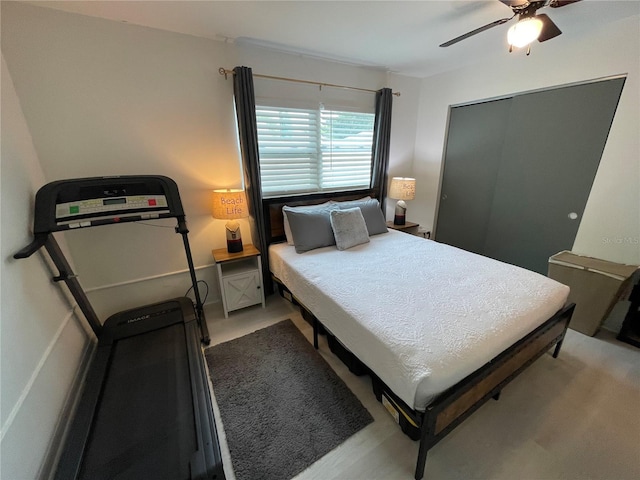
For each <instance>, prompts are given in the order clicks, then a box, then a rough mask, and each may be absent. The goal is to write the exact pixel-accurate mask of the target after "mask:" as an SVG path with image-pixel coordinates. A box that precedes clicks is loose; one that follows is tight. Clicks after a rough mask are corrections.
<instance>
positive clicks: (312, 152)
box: [256, 106, 375, 196]
mask: <svg viewBox="0 0 640 480" xmlns="http://www.w3.org/2000/svg"><path fill="white" fill-rule="evenodd" d="M374 118H375V115H374V114H373V113H360V112H345V111H337V110H328V109H317V110H311V109H300V108H282V107H260V106H257V107H256V119H257V124H258V149H259V153H260V177H261V181H262V193H263V195H264V196H276V195H286V194H291V193H307V192H320V191H332V190H334V191H335V190H348V189H353V188H367V187H369V183H370V181H371V152H372V141H373V122H374Z"/></svg>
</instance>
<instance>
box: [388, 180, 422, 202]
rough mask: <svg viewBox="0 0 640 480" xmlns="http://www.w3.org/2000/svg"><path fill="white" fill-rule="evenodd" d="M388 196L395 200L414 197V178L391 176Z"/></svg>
mask: <svg viewBox="0 0 640 480" xmlns="http://www.w3.org/2000/svg"><path fill="white" fill-rule="evenodd" d="M389 198H395V199H396V200H413V199H414V198H416V179H415V178H407V177H393V178H392V179H391V186H390V187H389Z"/></svg>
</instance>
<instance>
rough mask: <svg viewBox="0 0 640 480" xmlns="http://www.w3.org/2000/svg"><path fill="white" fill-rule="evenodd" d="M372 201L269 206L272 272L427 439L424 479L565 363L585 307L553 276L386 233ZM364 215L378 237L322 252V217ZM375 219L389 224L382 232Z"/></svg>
mask: <svg viewBox="0 0 640 480" xmlns="http://www.w3.org/2000/svg"><path fill="white" fill-rule="evenodd" d="M367 195H368V196H369V197H371V196H375V192H371V191H360V192H353V193H352V194H349V195H344V194H343V195H339V196H329V195H326V194H325V195H322V194H318V195H309V196H306V197H297V198H296V199H295V201H292V199H290V198H289V199H283V198H279V199H265V200H264V204H263V206H264V214H265V215H264V217H265V224H266V225H265V227H266V230H267V239H268V243H269V244H270V246H269V251H268V254H267V255H268V262H269V267H270V271H271V273H272V276H273V278H274V281H275V282H276V284H277V285H278V288H279V289H280V292H281V293H282V294H285V295H286V296H289V298H290V299H291V300H292V301H294V302H295V303H297V304H299V305H300V307H301V310H302V313H303V316H304V317H305V318H307V319H308V320H309V321H311V323H312V324H313V327H314V344H315V345H316V347H317V343H318V342H317V338H318V332H319V331H321V330H322V331H324V332H326V333H327V336H328V339H329V345H330V347H331V350H332V351H333V352H334V353H335V354H336V355H338V356H339V357H340V358H341V359H342V360H343V361H344V362H345V363H346V364H347V365H348V366H349V368H350V369H351V370H352V371H353V372H354V373H356V374H363V373H366V374H368V375H370V376H371V379H372V384H373V390H374V393H375V395H376V397H377V398H378V400H379V401H380V402H382V404H383V405H384V406H385V407H386V408H387V410H389V412H390V413H391V414H392V415H393V416H394V418H395V419H396V421H397V423H398V424H399V425H400V427H401V428H402V430H403V431H404V432H405V433H406V434H407V435H409V436H410V437H411V438H413V439H414V440H420V448H419V454H418V461H417V465H416V471H415V478H416V479H417V480H419V479H420V478H422V477H423V474H424V468H425V462H426V457H427V452H428V450H429V449H430V448H431V447H433V446H434V445H435V444H436V443H437V442H438V441H439V440H441V439H442V438H443V437H444V436H445V435H447V433H449V432H450V431H451V430H452V429H453V428H455V427H456V426H457V425H458V424H459V423H461V422H462V421H463V420H464V419H465V418H467V417H468V416H469V415H471V414H472V413H473V412H474V411H475V410H476V409H477V408H479V407H480V406H481V405H482V404H483V403H484V402H485V401H487V400H489V399H490V398H492V397H493V398H495V399H497V398H498V397H499V394H500V391H501V390H502V388H503V387H504V386H505V385H506V384H507V383H509V382H510V381H511V380H512V379H513V378H515V377H516V376H517V375H518V374H519V373H520V372H522V371H523V370H524V369H525V368H526V367H527V366H528V365H530V364H531V363H532V362H533V361H535V360H536V359H537V358H538V357H540V356H541V355H543V354H544V353H545V352H547V351H548V350H549V349H550V348H552V347H554V346H555V350H554V352H553V356H554V357H557V355H558V353H559V351H560V347H561V345H562V340H563V338H564V335H565V332H566V329H567V326H568V324H569V321H570V319H571V315H572V313H573V308H574V306H573V305H570V304H567V296H568V293H569V289H568V287H566V286H564V285H562V284H559V283H557V282H555V281H553V280H551V279H548V278H546V277H544V276H541V275H538V274H536V273H533V272H530V271H528V270H524V269H521V268H519V267H515V266H512V265H507V264H504V263H501V262H497V261H495V260H492V259H488V258H486V257H482V256H480V255H476V254H473V253H470V252H465V251H463V250H459V249H457V248H454V247H451V246H448V245H444V244H440V243H437V242H434V241H431V240H426V239H423V238H420V237H416V236H412V235H409V234H406V233H402V232H398V231H395V230H391V229H390V230H388V231H386V228H383V227H382V226H380V221H382V222H383V223H384V218H382V212H381V210H380V209H379V206H378V207H377V208H378V212H377V215H378V217H379V218H375V217H376V214H375V213H374V211H373V210H372V209H371V208H369V207H370V206H371V204H375V205H378V203H377V201H376V200H375V199H373V200H367V201H366V202H367V205H368V207H367V208H368V215H369V216H368V217H367V213H366V211H367V210H365V208H364V206H363V205H364V204H363V203H360V202H358V201H356V202H354V200H355V199H359V198H361V197H363V196H367ZM367 198H368V197H367ZM327 202H328V203H327ZM334 202H340V203H338V204H336V203H334ZM312 204H316V205H317V204H323V206H317V207H315V208H314V209H313V210H312V211H313V212H315V211H318V212H319V213H318V214H317V215H319V216H316V217H313V216H311V217H309V218H308V219H305V220H304V221H305V222H308V221H312V222H313V223H312V224H310V223H306V224H305V223H301V224H300V223H299V222H300V220H299V219H298V218H297V217H296V218H294V215H298V212H297V210H296V208H298V207H300V206H303V205H312ZM284 205H287V206H288V207H294V208H293V209H290V208H286V209H285V210H287V212H288V213H287V217H288V218H289V222H293V221H294V220H295V225H294V224H293V223H291V225H290V226H289V225H287V226H286V230H287V234H286V235H285V222H284V219H283V215H282V208H283V206H284ZM358 206H360V208H361V213H362V214H363V216H364V217H366V227H367V228H368V229H369V232H368V233H372V232H373V233H374V234H371V235H368V236H367V237H368V238H367V239H366V240H365V239H363V238H361V240H360V242H361V243H357V242H356V244H355V245H351V244H348V246H347V248H344V249H339V248H341V243H340V241H338V246H337V247H336V245H326V246H323V244H322V242H320V243H318V238H321V237H322V233H321V229H322V228H324V229H326V222H325V224H324V226H321V227H316V226H317V225H319V224H321V223H322V222H323V221H324V220H322V221H321V220H319V219H320V218H321V216H322V215H326V214H327V212H328V211H330V210H336V209H342V210H344V211H345V212H346V211H349V212H350V215H353V214H357V212H354V211H353V210H354V207H358ZM355 209H357V208H355ZM294 210H296V211H294ZM323 212H324V213H323ZM304 215H306V216H309V215H316V213H313V214H310V213H305V214H304ZM335 215H336V217H335V218H334V220H337V219H338V218H339V217H338V214H335ZM340 215H342V214H340ZM371 215H374V216H373V217H371ZM322 218H324V217H322ZM350 218H352V219H356V220H357V221H358V222H360V219H359V218H357V217H353V216H351V217H350ZM371 218H373V221H374V222H378V223H377V224H376V226H375V227H374V228H373V229H372V227H371V221H370V220H371ZM351 223H353V222H351ZM300 225H302V227H304V230H302V229H301V228H302V227H301V226H300ZM310 225H313V227H310ZM335 225H336V224H335V223H334V228H335ZM294 226H295V227H296V228H297V231H294V232H293V233H294V234H295V233H297V234H298V236H297V237H296V238H297V239H300V238H301V236H302V234H301V233H300V232H303V231H308V230H310V229H311V228H313V229H314V231H313V234H312V235H309V238H308V242H311V243H312V244H313V245H304V242H301V243H302V246H300V245H299V244H298V242H296V244H295V245H291V243H293V242H292V241H289V242H287V238H289V239H291V235H292V233H291V230H292V228H293V227H294ZM316 228H318V230H317V231H316ZM383 230H384V231H383ZM337 237H338V236H337V235H336V238H337ZM342 246H344V245H342ZM299 247H300V248H301V249H302V251H300V249H299ZM302 247H304V248H302ZM309 247H311V248H309Z"/></svg>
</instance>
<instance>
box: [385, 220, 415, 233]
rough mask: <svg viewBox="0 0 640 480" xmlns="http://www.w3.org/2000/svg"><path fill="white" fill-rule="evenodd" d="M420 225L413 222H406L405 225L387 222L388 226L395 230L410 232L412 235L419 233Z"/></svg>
mask: <svg viewBox="0 0 640 480" xmlns="http://www.w3.org/2000/svg"><path fill="white" fill-rule="evenodd" d="M418 227H420V225H418V224H417V223H413V222H406V223H405V224H404V225H396V224H394V223H393V221H389V222H387V228H392V229H393V230H398V231H400V232H404V233H410V234H411V235H418Z"/></svg>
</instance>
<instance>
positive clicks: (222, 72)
mask: <svg viewBox="0 0 640 480" xmlns="http://www.w3.org/2000/svg"><path fill="white" fill-rule="evenodd" d="M218 73H219V74H220V75H224V78H225V79H226V78H227V75H233V74H234V72H233V70H227V69H226V68H224V67H220V68H219V69H218ZM253 76H254V77H258V78H268V79H269V80H282V81H284V82H295V83H306V84H307V85H317V86H319V87H320V88H322V87H333V88H345V89H348V90H358V91H360V92H369V93H376V92H377V90H371V89H369V88H359V87H348V86H346V85H336V84H333V83H321V82H312V81H310V80H298V79H296V78H287V77H274V76H271V75H260V74H258V73H254V74H253ZM392 95H395V96H396V97H399V96H400V92H393V94H392Z"/></svg>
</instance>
